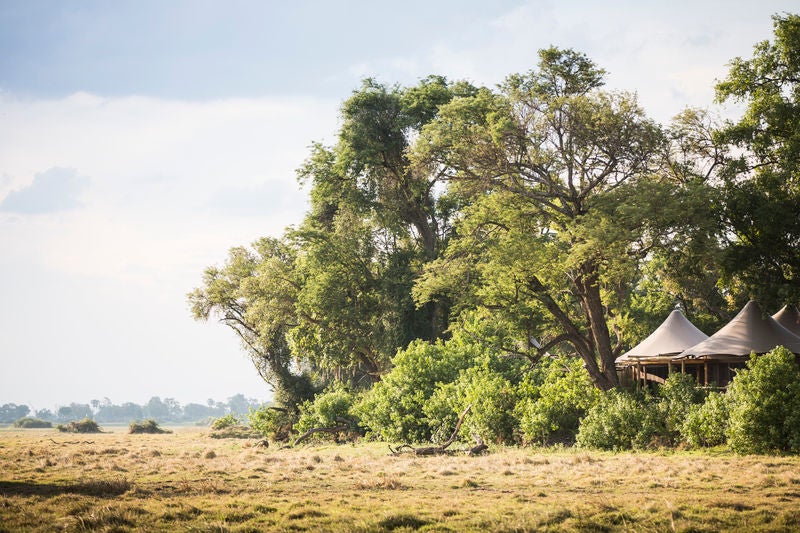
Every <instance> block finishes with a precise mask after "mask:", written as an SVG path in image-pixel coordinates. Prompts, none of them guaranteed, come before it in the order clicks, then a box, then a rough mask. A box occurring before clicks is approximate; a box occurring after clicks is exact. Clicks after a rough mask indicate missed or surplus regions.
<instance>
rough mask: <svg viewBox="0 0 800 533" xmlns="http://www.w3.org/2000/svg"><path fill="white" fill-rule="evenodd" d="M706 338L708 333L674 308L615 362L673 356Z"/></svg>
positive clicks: (642, 360)
mask: <svg viewBox="0 0 800 533" xmlns="http://www.w3.org/2000/svg"><path fill="white" fill-rule="evenodd" d="M707 338H708V335H706V334H705V333H703V332H702V331H700V330H699V329H697V328H696V327H695V325H694V324H692V323H691V322H689V319H688V318H686V316H684V314H683V313H681V312H680V311H679V310H677V309H676V310H674V311H672V312H671V313H670V314H669V316H668V317H667V319H666V320H665V321H664V322H662V323H661V325H660V326H658V327H657V328H656V330H655V331H654V332H653V333H651V334H650V336H648V337H647V338H646V339H645V340H643V341H642V342H640V343H639V344H637V345H636V346H634V347H633V348H631V349H630V350H628V351H627V352H625V353H624V354H622V355H620V356H619V357H618V358H617V361H616V362H617V363H633V362H646V361H653V360H654V359H656V358H659V357H665V356H673V355H676V354H679V353H681V352H682V351H683V350H685V349H686V348H688V347H690V346H694V345H695V344H697V343H698V342H701V341H703V340H705V339H707Z"/></svg>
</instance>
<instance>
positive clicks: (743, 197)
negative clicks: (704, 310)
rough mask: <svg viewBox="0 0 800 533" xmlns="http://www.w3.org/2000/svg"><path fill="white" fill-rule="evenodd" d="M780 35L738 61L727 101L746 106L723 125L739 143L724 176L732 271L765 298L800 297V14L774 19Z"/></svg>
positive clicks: (724, 94) (723, 85)
mask: <svg viewBox="0 0 800 533" xmlns="http://www.w3.org/2000/svg"><path fill="white" fill-rule="evenodd" d="M773 21H774V28H775V38H774V41H773V42H769V41H764V42H761V43H758V44H757V45H756V46H755V49H754V52H753V57H752V58H750V59H742V58H736V59H734V60H733V61H732V62H731V64H730V71H729V73H728V76H727V78H726V79H725V80H723V81H722V82H720V83H719V84H718V85H717V97H718V99H719V100H720V101H723V102H724V101H727V100H734V101H737V102H743V103H745V104H746V110H745V112H744V114H743V116H742V117H741V118H740V119H739V120H738V121H736V122H731V123H728V124H727V125H726V127H725V128H723V129H722V130H720V132H719V137H718V140H719V141H720V142H722V143H728V144H730V145H731V146H732V147H733V148H734V151H733V152H732V153H733V154H737V153H738V155H736V156H735V157H730V158H729V160H728V161H727V164H726V166H725V168H724V169H723V170H722V172H721V173H720V176H721V177H722V179H723V184H724V192H725V202H724V204H723V209H722V214H723V217H724V219H725V221H726V223H727V224H728V228H729V229H730V231H729V235H730V236H732V237H733V238H732V239H731V242H730V246H729V248H728V251H727V255H726V258H725V263H724V264H725V267H726V269H727V271H728V272H729V273H730V274H731V275H733V276H734V277H736V278H738V280H739V281H741V282H742V283H743V284H744V285H745V290H746V291H748V292H749V293H750V294H751V295H752V296H755V297H758V298H759V299H760V300H762V303H765V304H771V305H779V304H780V303H782V302H785V301H794V302H797V301H798V299H800V216H798V213H800V16H798V15H784V16H775V17H773Z"/></svg>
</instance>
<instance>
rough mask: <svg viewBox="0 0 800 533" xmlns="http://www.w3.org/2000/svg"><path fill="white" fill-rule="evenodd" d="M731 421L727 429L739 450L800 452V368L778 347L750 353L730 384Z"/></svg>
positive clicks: (733, 444)
mask: <svg viewBox="0 0 800 533" xmlns="http://www.w3.org/2000/svg"><path fill="white" fill-rule="evenodd" d="M728 396H729V399H728V400H729V402H730V403H729V406H730V422H729V424H728V428H727V430H726V432H725V434H726V436H727V437H728V444H729V445H730V447H731V448H732V449H733V450H734V451H736V452H737V453H769V452H775V451H780V452H785V451H792V452H798V451H800V370H798V367H797V363H796V360H795V356H794V354H793V353H791V352H790V351H789V350H787V349H786V348H784V347H782V346H781V347H778V348H776V349H774V350H772V351H771V352H769V353H767V354H764V355H762V356H751V358H750V360H749V361H748V362H747V368H745V369H742V370H740V371H739V372H738V373H737V374H736V377H735V378H734V379H733V381H732V382H731V384H730V386H729V387H728Z"/></svg>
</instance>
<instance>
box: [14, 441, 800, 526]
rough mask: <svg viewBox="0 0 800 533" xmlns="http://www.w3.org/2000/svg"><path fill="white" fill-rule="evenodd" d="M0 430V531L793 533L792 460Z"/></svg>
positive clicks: (797, 515)
mask: <svg viewBox="0 0 800 533" xmlns="http://www.w3.org/2000/svg"><path fill="white" fill-rule="evenodd" d="M118 431H120V432H113V433H104V434H97V435H69V436H65V435H64V434H60V433H58V432H55V431H53V430H0V531H83V530H105V531H136V530H141V531H175V530H181V531H186V530H190V531H265V530H266V531H412V530H423V531H533V530H535V531H562V530H569V531H572V530H575V531H797V530H800V458H796V457H761V456H748V457H737V456H731V455H727V454H718V455H714V454H704V455H694V454H686V453H680V454H670V453H664V454H658V453H652V454H649V453H648V454H606V453H595V452H585V451H580V450H555V451H554V450H536V449H493V450H492V452H491V453H490V454H488V455H485V456H481V457H466V456H445V457H413V456H398V457H393V456H389V455H388V448H387V447H386V445H385V444H377V443H371V444H359V445H355V446H354V445H342V446H335V445H325V446H309V447H304V448H299V449H283V450H281V449H276V448H275V447H270V448H263V447H257V446H254V441H243V440H234V439H211V438H209V437H208V434H207V431H205V430H198V429H190V428H184V429H179V430H177V431H176V432H175V433H172V434H166V435H128V434H126V433H122V432H121V431H124V430H121V429H120V430H118Z"/></svg>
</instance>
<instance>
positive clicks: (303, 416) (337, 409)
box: [296, 385, 357, 439]
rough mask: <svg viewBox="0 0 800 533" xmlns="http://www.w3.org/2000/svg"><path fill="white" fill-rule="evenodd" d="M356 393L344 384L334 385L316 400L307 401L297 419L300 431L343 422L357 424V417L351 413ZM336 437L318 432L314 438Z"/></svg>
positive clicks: (339, 424) (301, 407)
mask: <svg viewBox="0 0 800 533" xmlns="http://www.w3.org/2000/svg"><path fill="white" fill-rule="evenodd" d="M355 398H356V395H355V394H353V393H352V392H350V391H348V390H346V389H345V388H344V387H343V386H341V385H337V386H334V387H332V388H330V389H328V390H326V391H324V392H322V393H320V394H318V395H317V396H316V397H315V398H314V401H313V402H311V401H306V402H304V403H303V404H302V405H301V406H300V419H299V420H298V421H297V425H296V429H297V431H298V433H304V432H306V431H308V430H309V429H313V428H318V427H325V428H330V427H335V426H341V425H342V424H345V425H348V426H351V427H352V426H355V424H357V417H356V416H355V415H354V414H353V413H351V410H352V407H353V404H354V403H355ZM332 437H334V438H335V437H336V436H334V435H330V434H328V433H317V434H315V435H314V438H321V439H325V438H332Z"/></svg>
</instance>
